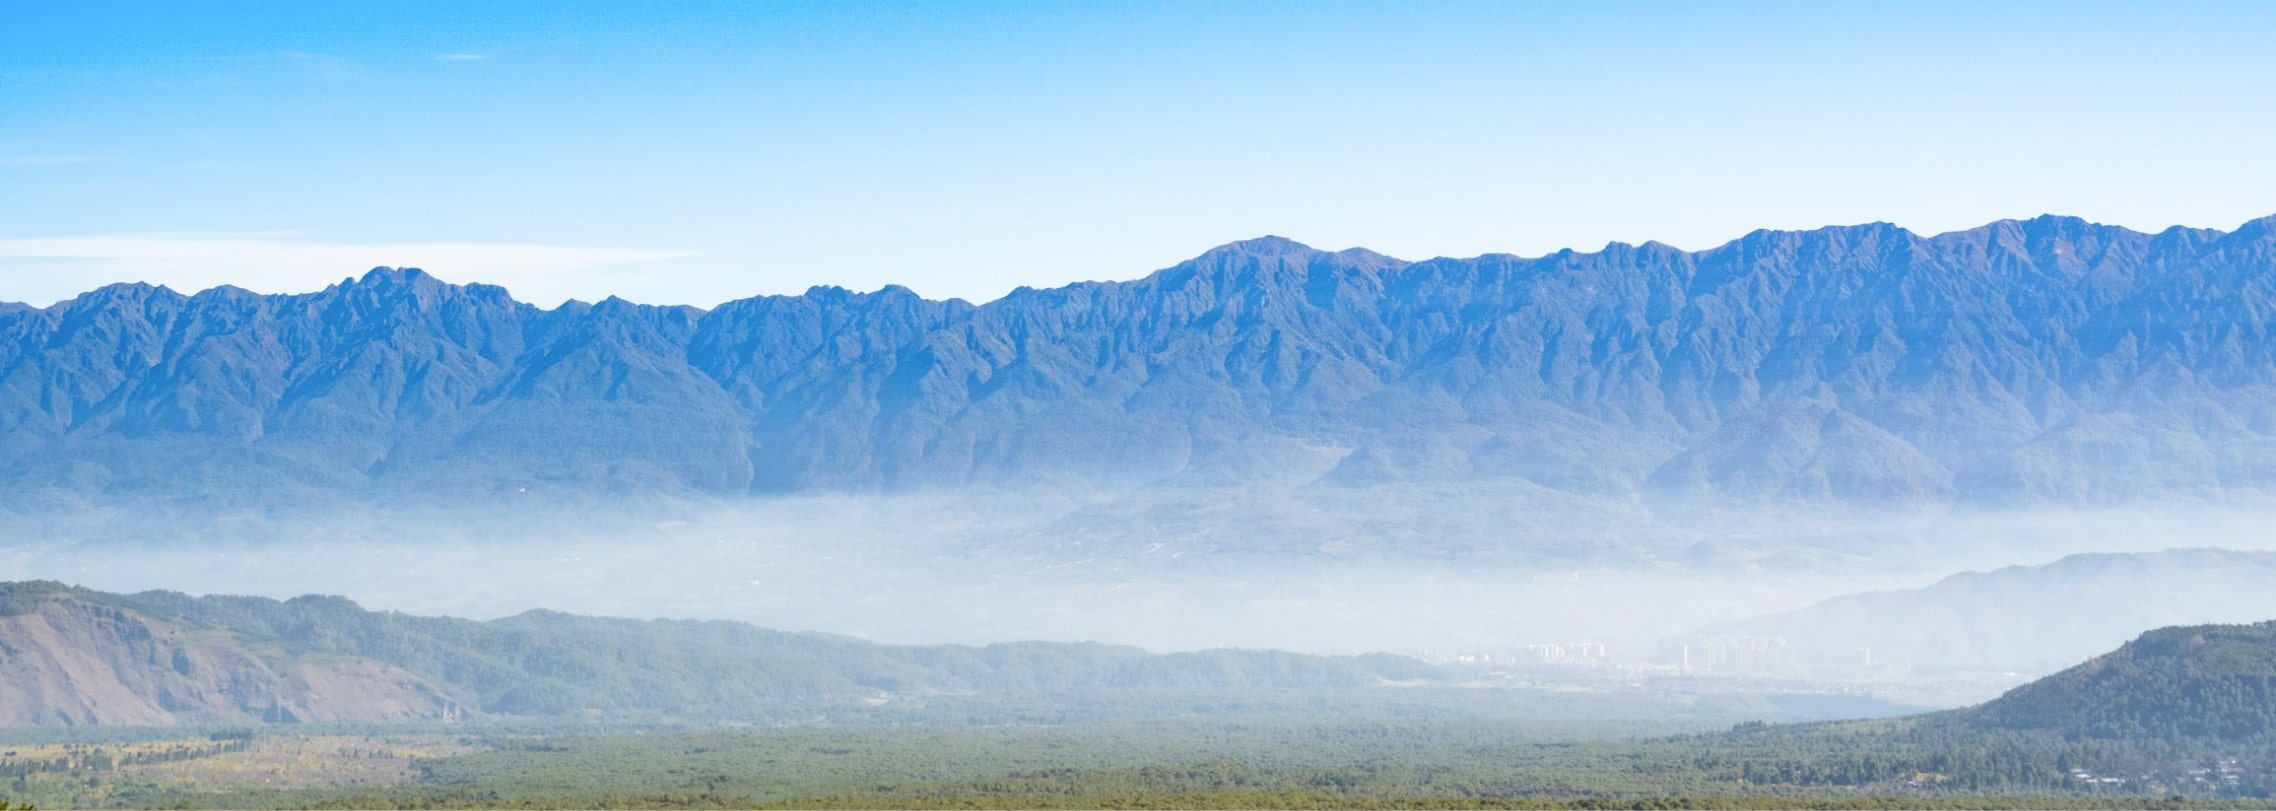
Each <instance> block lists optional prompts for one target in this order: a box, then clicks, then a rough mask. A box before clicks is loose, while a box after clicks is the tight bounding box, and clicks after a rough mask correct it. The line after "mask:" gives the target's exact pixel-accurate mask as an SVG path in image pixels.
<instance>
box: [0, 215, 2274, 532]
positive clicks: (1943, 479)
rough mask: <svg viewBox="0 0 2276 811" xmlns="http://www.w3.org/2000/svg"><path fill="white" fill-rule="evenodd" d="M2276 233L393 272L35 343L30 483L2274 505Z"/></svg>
mask: <svg viewBox="0 0 2276 811" xmlns="http://www.w3.org/2000/svg"><path fill="white" fill-rule="evenodd" d="M2272 307H2276V218H2271V219H2264V220H2256V221H2253V222H2250V223H2246V224H2245V225H2244V226H2243V227H2241V228H2239V229H2237V230H2236V231H2233V232H2228V233H2223V232H2218V231H2211V230H2198V229H2186V228H2173V229H2169V230H2167V231H2164V232H2161V233H2158V234H2144V233H2137V232H2133V231H2129V230H2126V229H2123V228H2117V227H2111V226H2102V225H2095V224H2092V223H2087V222H2084V221H2081V220H2077V219H2071V218H2061V217H2041V218H2038V219H2034V220H2030V221H2023V222H2017V221H2002V222H1998V223H1993V224H1990V225H1987V226H1984V227H1981V228H1977V229H1973V230H1969V231H1961V232H1954V233H1948V234H1940V235H1936V236H1926V237H1924V236H1920V235H1916V234H1912V233H1910V232H1907V231H1905V230H1903V229H1900V228H1896V227H1894V226H1890V225H1885V224H1874V225H1863V226H1854V227H1838V228H1825V229H1820V230H1815V231H1806V232H1772V231H1761V232H1756V233H1753V234H1749V235H1747V236H1745V237H1743V238H1741V239H1738V240H1736V241H1733V242H1731V243H1729V244H1726V245H1723V246H1720V247H1717V248H1713V249H1710V250H1705V251H1699V252H1684V251H1679V250H1676V249H1674V248H1670V247H1668V246H1665V245H1660V244H1657V243H1647V244H1645V245H1641V246H1630V245H1622V244H1614V245H1610V246H1607V247H1606V248H1605V249H1604V250H1602V251H1599V252H1596V253H1579V252H1573V251H1564V252H1560V253H1556V254H1552V255H1548V256H1543V257H1538V258H1530V259H1527V258H1519V257H1514V256H1504V255H1488V256H1481V257H1477V258H1473V259H1433V260H1430V261H1425V262H1413V263H1410V262H1403V261H1399V260H1394V259H1390V258H1388V257H1384V256H1380V255H1377V254H1373V253H1369V252H1366V251H1363V250H1350V251H1343V252H1334V253H1331V252H1325V251H1318V250H1313V249H1311V248H1308V247H1305V246H1303V245H1299V244H1296V243H1293V242H1290V241H1288V240H1284V239H1277V238H1265V239H1258V240H1250V241H1246V242H1238V243H1233V244H1230V245H1227V246H1224V247H1221V248H1218V249H1216V250H1213V251H1210V252H1208V253H1207V254H1204V255H1202V256H1200V257H1198V258H1196V259H1194V260H1192V261H1190V262H1186V263H1183V264H1180V265H1178V266H1176V267H1173V268H1169V269H1166V270H1163V271H1160V272H1158V273H1155V274H1153V275H1151V276H1148V277H1146V278H1143V279H1140V280H1137V281H1130V282H1101V283H1084V284H1075V285H1069V286H1066V287H1062V288H1056V289H1049V290H1034V289H1022V290H1019V291H1016V292H1014V293H1012V294H1011V295H1009V296H1006V297H1005V298H1003V299H1001V300H998V301H994V302H990V303H987V304H985V305H980V306H973V305H969V304H966V303H964V302H961V301H947V302H937V301H928V300H925V299H922V298H920V297H918V296H917V295H915V294H914V293H912V292H910V291H908V290H906V289H902V288H898V287H888V288H885V289H883V290H880V291H878V292H874V293H850V292H847V291H844V290H839V289H835V288H816V289H814V290H812V291H809V292H808V293H807V294H805V295H802V296H771V297H762V298H756V299H747V300H742V301H735V302H730V303H728V304H725V305H722V306H720V307H718V308H717V309H714V310H710V311H703V310H698V309H694V308H689V307H658V306H646V305H636V304H632V303H629V302H625V301H621V300H616V299H610V300H608V301H604V302H601V303H599V304H583V303H571V304H569V305H565V306H563V307H561V308H558V309H553V310H543V309H539V308H536V307H533V306H530V305H527V304H522V303H518V302H515V301H514V300H512V299H511V298H510V297H509V296H508V295H507V293H506V291H504V290H503V289H500V288H497V287H491V286H485V285H466V286H457V285H450V284H445V283H443V282H442V281H439V280H437V279H435V278H433V277H431V276H428V275H426V274H424V273H421V272H419V271H417V270H396V269H387V268H381V269H377V270H374V271H372V272H370V273H368V274H366V275H364V276H363V277H362V278H361V279H352V280H347V281H343V282H341V283H340V284H338V285H335V286H333V287H331V288H328V289H326V290H324V291H322V292H319V293H313V294H307V295H268V296H265V295H256V294H254V293H251V292H247V291H244V290H239V289H235V288H226V287H225V288H217V289H213V290H208V291H205V292H202V293H198V294H196V295H189V296H185V295H182V294H179V293H176V292H174V291H171V290H167V289H164V288H153V287H149V286H145V285H134V284H122V285H113V286H110V287H105V288H102V289H100V290H96V291H93V292H90V293H88V294H86V295H83V296H81V297H79V298H77V299H74V300H71V301H68V302H63V303H60V304H57V305H55V306H53V307H48V308H33V307H24V306H17V305H10V306H8V307H6V308H0V482H4V483H5V484H6V485H7V486H6V488H5V491H4V492H6V493H7V496H6V500H7V502H8V503H9V505H10V506H12V507H14V508H15V509H17V510H28V511H41V510H58V509H72V508H76V507H79V506H83V505H84V504H86V503H88V502H89V500H91V499H111V498H125V499H140V500H143V501H154V502H159V503H164V502H168V501H172V500H177V499H181V498H184V497H191V496H194V497H195V498H197V499H198V500H199V501H200V503H201V504H207V505H211V504H220V505H223V506H224V507H228V506H241V507H247V508H261V509H267V508H273V507H275V506H277V505H279V504H286V503H291V502H292V501H293V500H294V499H303V498H305V499H321V498H332V497H335V496H337V495H340V494H346V495H347V496H348V497H349V498H353V499H366V500H378V501H383V502H384V501H388V500H391V499H404V498H418V499H434V498H449V499H461V500H464V499H475V500H481V499H489V500H498V499H507V498H513V497H517V496H520V495H522V494H524V493H525V492H534V493H539V494H543V493H548V492H560V491H576V492H580V493H591V492H604V493H615V494H622V495H628V496H640V495H642V494H648V495H660V496H684V495H696V496H703V497H732V496H741V495H746V494H753V493H778V492H793V491H816V490H853V491H875V490H896V489H908V488H921V487H963V486H972V485H1026V484H1046V485H1055V484H1077V485H1084V486H1104V487H1110V488H1122V487H1127V486H1131V485H1137V484H1143V483H1147V482H1158V481H1163V480H1165V479H1167V478H1169V477H1173V476H1176V475H1178V474H1180V473H1181V472H1188V471H1197V470H1213V471H1217V472H1218V475H1236V474H1233V473H1231V472H1230V471H1232V470H1233V469H1235V468H1236V467H1238V464H1237V462H1238V460H1237V459H1236V460H1234V462H1233V463H1227V462H1221V461H1218V460H1220V459H1221V458H1222V457H1224V456H1225V455H1226V454H1228V453H1234V454H1235V455H1236V456H1237V455H1238V454H1239V453H1243V451H1240V450H1239V449H1242V448H1253V447H1257V446H1258V443H1265V444H1267V445H1269V444H1270V443H1274V442H1283V443H1296V444H1298V445H1301V446H1304V447H1315V448H1321V449H1324V450H1325V451H1326V452H1328V453H1331V454H1333V458H1338V459H1340V462H1338V463H1336V464H1334V465H1332V466H1331V467H1329V468H1328V469H1327V470H1326V471H1325V472H1324V473H1323V474H1321V475H1320V476H1318V477H1317V479H1316V484H1317V485H1318V486H1320V487H1365V486H1368V485H1370V484H1373V483H1382V482H1401V483H1417V482H1423V483H1429V482H1467V481H1476V480H1481V479H1514V480H1525V481H1529V482H1533V483H1537V484H1539V485H1541V486H1543V487H1547V488H1551V489H1555V490H1560V491H1569V492H1575V493H1582V494H1589V495H1592V496H1603V497H1609V498H1613V499H1633V498H1635V497H1638V496H1643V497H1648V498H1651V499H1655V500H1658V501H1659V502H1660V503H1670V502H1692V501H1703V502H1708V503H1718V504H1755V503H1765V502H1789V503H1803V504H1825V503H1832V502H1841V503H1856V504H1871V505H1888V504H1895V505H1921V504H1945V503H1955V502H1957V503H1993V504H2015V503H2048V502H2053V503H2066V504H2079V503H2115V502H2124V501H2127V500H2133V499H2143V498H2169V497H2185V498H2199V497H2219V496H2222V495H2224V494H2228V493H2233V492H2236V491H2239V490H2252V491H2264V490H2266V489H2267V488H2268V487H2269V486H2270V485H2271V484H2276V340H2272V339H2271V334H2270V329H2271V320H2270V315H2269V314H2270V312H2271V311H2272Z"/></svg>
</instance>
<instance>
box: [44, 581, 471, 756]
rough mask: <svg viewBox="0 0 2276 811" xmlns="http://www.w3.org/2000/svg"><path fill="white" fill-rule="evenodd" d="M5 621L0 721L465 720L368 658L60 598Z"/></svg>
mask: <svg viewBox="0 0 2276 811" xmlns="http://www.w3.org/2000/svg"><path fill="white" fill-rule="evenodd" d="M26 602H27V604H25V605H21V606H18V607H17V609H18V610H22V609H29V610H26V611H24V613H19V614H15V615H12V616H0V674H5V678H0V726H80V725H90V724H105V725H169V724H235V723H294V722H315V721H405V720H419V719H435V718H449V717H455V716H457V715H458V714H460V712H461V710H460V708H459V706H458V704H457V703H456V702H455V701H452V700H451V699H450V698H449V697H447V696H445V695H443V694H442V692H441V691H439V690H437V689H435V688H434V686H432V685H430V684H428V683H427V682H426V681H425V680H422V679H420V678H419V677H417V676H414V675H411V674H410V673H407V672H404V671H403V670H401V669H399V668H394V667H390V666H387V665H384V664H380V663H378V662H373V661H370V660H367V659H357V658H347V657H323V658H316V657H296V656H293V655H291V654H289V653H288V652H286V651H285V650H284V649H283V648H282V647H280V646H278V645H276V644H273V643H265V642H261V641H257V640H249V639H245V638H241V637H239V636H238V635H236V634H233V633H230V632H228V631H222V630H213V629H197V628H190V627H185V626H182V625H177V624H173V623H168V622H162V621H158V620H154V619H151V618H148V617H145V616H143V615H141V614H139V613H136V612H134V611H130V610H127V609H123V608H117V607H113V606H108V605H103V604H100V603H96V602H90V601H86V600H81V599H77V598H75V597H72V596H69V595H65V594H54V595H48V596H44V597H38V598H35V599H31V600H28V601H26Z"/></svg>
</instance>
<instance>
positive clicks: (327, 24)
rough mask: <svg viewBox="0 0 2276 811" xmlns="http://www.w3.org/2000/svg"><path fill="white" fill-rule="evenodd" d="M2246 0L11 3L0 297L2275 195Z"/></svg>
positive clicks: (986, 268) (1089, 265) (725, 272)
mask: <svg viewBox="0 0 2276 811" xmlns="http://www.w3.org/2000/svg"><path fill="white" fill-rule="evenodd" d="M2272 40H2276V4H2272V3H2233V4H2220V3H2199V4H2192V3H2158V4H2137V5H2117V4H2095V3H2046V4H2039V3H2016V4H1975V3H1965V4H1957V3H1956V4H1940V3H1925V2H1914V3H1888V4H1878V3H1834V2H1811V3H1759V4H1718V3H1667V4H1659V3H1572V4H1519V3H1450V4H1437V3H1415V2H1406V3H1380V4H1376V3H1350V4H1347V3H1334V2H1304V3H1241V4H1214V3H1203V2H1176V3H1106V2H1097V3H1088V2H1054V3H991V4H946V3H941V4H934V3H924V4H861V3H818V4H797V3H756V2H754V3H721V4H709V3H671V4H662V3H659V4H641V3H596V2H583V1H582V0H556V1H555V2H545V3H528V4H514V3H481V4H475V3H432V4H421V3H411V2H397V3H388V4H372V5H370V6H364V7H358V6H350V5H349V4H345V3H305V2H301V3H275V4H253V3H231V4H198V3H148V4H140V3H104V2H85V3H80V2H36V3H35V2H13V1H12V0H0V300H21V301H30V302H33V303H37V304H46V303H49V302H52V301H54V300H56V299H59V298H64V297H68V296H69V295H71V294H73V293H75V292H77V291H80V290H84V289H87V288H91V287H93V286H96V285H99V284H102V283H105V282H109V281H119V280H147V281H152V282H160V283H166V284H170V285H172V286H175V287H176V288H178V289H184V290H192V289H199V288H202V287H205V286H209V285H212V284H218V283H223V282H231V283H236V284H238V285H240V286H244V287H250V288H253V289H256V290H261V291H263V292H292V291H301V290H312V289H317V288H321V287H322V286H323V285H325V284H327V283H330V282H332V281H336V280H338V279H340V278H342V277H344V276H348V275H353V274H356V273H360V272H361V271H362V270H364V269H367V268H369V267H371V266H373V265H380V264H389V265H416V266H421V267H425V268H427V269H429V270H430V271H432V272H435V273H436V274H437V275H440V276H443V277H444V278H446V279H450V280H454V281H477V280H480V281H490V282H495V283H502V284H505V285H507V286H508V287H509V288H511V289H513V290H514V292H515V293H516V294H517V295H518V296H520V297H522V298H524V299H527V300H532V301H537V302H539V303H543V304H547V305H550V304H554V303H557V302H559V301H560V300H561V299H563V298H567V297H572V296H574V297H578V298H585V299H597V298H600V297H604V296H607V295H610V294H619V295H623V296H624V297H626V298H630V299H633V300H636V301H648V302H656V303H691V304H698V305H706V306H708V305H711V304H716V303H717V302H719V301H723V300H726V299H731V298H739V297H743V296H749V295H755V294H761V293H786V292H798V291H801V290H804V289H805V288H807V287H808V286H811V285H817V284H837V285H842V286H846V287H851V288H855V289H875V288H876V287H878V286H881V285H884V284H887V283H899V284H905V285H908V286H910V287H913V288H915V289H916V290H917V291H918V292H920V293H924V294H926V295H929V296H934V297H946V296H961V297H964V298H968V299H974V300H984V299H989V298H993V297H996V296H999V295H1002V294H1003V293H1004V292H1006V291H1007V290H1009V289H1011V288H1012V287H1014V286H1017V285H1022V284H1025V285H1035V286H1046V285H1056V284H1063V283H1067V282H1070V281H1077V280H1083V279H1105V278H1132V277H1136V276H1140V275H1143V274H1145V273H1146V272H1149V271H1151V270H1153V269H1155V268H1159V267H1164V266H1167V265H1170V264H1173V263H1175V262H1177V261H1179V260H1182V259H1184V258H1187V257H1190V256H1192V255H1194V254H1196V253H1199V252H1201V251H1202V250H1205V249H1207V248H1208V247H1210V246H1212V245H1216V244H1219V243H1223V242H1227V241H1231V240H1234V239H1241V238H1247V237H1252V236H1257V235H1261V234H1267V233H1270V234H1279V235H1283V236H1288V237H1292V238H1295V239H1298V240H1301V241H1304V242H1307V243H1310V244H1313V245H1315V246H1319V247H1325V248H1343V247H1350V246H1355V245H1358V246H1366V247H1370V248H1374V249H1376V250H1379V251H1383V252H1385V253H1389V254H1392V255H1395V256H1401V257H1407V258H1427V257H1430V256H1437V255H1453V256H1467V255H1474V254H1478V253H1485V252H1495V251H1503V252H1513V253H1520V254H1539V253H1545V252H1550V251H1554V250H1558V249H1561V248H1565V247H1574V248H1580V249H1594V248H1596V247H1598V246H1601V245H1603V244H1604V243H1605V242H1607V241H1613V240H1619V241H1626V242H1642V241H1644V240H1648V239H1657V240H1660V241H1663V242H1668V243H1671V244H1674V245H1678V246H1681V247H1685V248H1693V249H1697V248H1705V247H1710V246H1713V245H1715V244H1719V243H1721V242H1724V241H1727V240H1729V239H1731V238H1733V237H1736V236H1738V235H1739V234H1742V233H1744V232H1746V231H1748V230H1752V229H1754V228H1757V227H1772V228H1811V227H1817V226H1821V225H1828V224H1842V223H1856V222H1869V221H1875V220H1886V221H1890V222H1895V223H1897V224H1899V225H1903V226H1906V227H1909V228H1913V229H1915V230H1918V231H1923V232H1935V231H1942V230H1950V229H1954V228H1964V227H1970V226H1973V225H1977V224H1981V223H1983V222H1987V221H1990V220H1994V219H1999V218H2003V217H2028V216H2033V215H2037V214H2040V213H2047V212H2053V213H2064V214H2076V215H2079V216H2084V217H2088V218H2090V219H2095V220H2099V221H2103V222H2111V223H2117V224H2122V225H2127V226H2131V227H2135V228H2141V229H2145V230H2155V229H2160V228H2164V227H2166V226H2169V225H2174V224H2185V225H2192V226H2204V227H2216V228H2224V229H2225V228H2231V227H2234V226H2235V225H2236V224H2237V223H2239V222H2242V221H2244V220H2246V219H2251V218H2254V217H2258V216H2263V215H2267V214H2271V213H2276V149H2271V147H2270V146H2269V145H2270V144H2271V143H2276V136H2272V135H2271V133H2276V101H2271V99H2272V98H2276V96H2272V95H2271V92H2272V91H2271V88H2272V87H2276V56H2271V55H2270V54H2269V51H2270V49H2269V48H2268V47H2267V45H2266V43H2267V42H2269V41H2272Z"/></svg>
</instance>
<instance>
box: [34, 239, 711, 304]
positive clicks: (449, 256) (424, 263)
mask: <svg viewBox="0 0 2276 811" xmlns="http://www.w3.org/2000/svg"><path fill="white" fill-rule="evenodd" d="M693 256H695V254H693V253H690V252H686V251H664V250H644V249H636V248H606V247H586V246H572V245H529V244H507V243H481V242H379V243H349V242H324V241H317V240H307V239H299V238H295V237H294V236H292V235H289V234H176V233H145V234H92V235H83V236H69V237H29V238H13V239H0V300H4V301H23V302H29V303H33V304H43V305H44V304H48V303H51V302H55V301H61V300H64V299H68V298H71V297H72V296H75V295H78V294H79V293H82V292H85V291H87V290H90V289H93V288H95V287H99V286H102V285H104V284H109V283H112V282H133V281H140V282H148V283H151V284H163V285H166V286H168V287H172V288H174V289H176V290H181V291H184V292H190V291H196V290H203V289H206V288H210V287H216V286H220V285H225V284H227V285H235V286H238V287H243V288H247V289H250V290H254V291H258V292H262V293H300V292H308V291H313V290H320V289H323V288H324V287H325V286H326V285H329V284H333V283H336V282H338V281H340V280H341V279H342V278H343V277H346V276H352V275H358V274H361V273H363V272H364V271H367V270H369V269H371V268H373V267H377V266H382V265H386V266H393V267H418V268H423V269H426V270H427V271H429V272H431V273H433V274H435V275H436V276H439V277H441V278H443V279H446V280H449V281H453V282H483V283H486V284H497V285H502V286H504V287H506V288H507V289H508V290H510V291H512V292H513V293H514V295H515V297H516V298H519V299H521V300H523V301H529V302H533V303H537V304H543V305H548V306H550V305H553V304H557V303H559V302H561V301H563V300H566V299H570V298H583V299H588V300H591V299H599V298H604V297H607V296H609V295H611V294H612V293H615V292H618V291H624V290H626V289H627V287H628V285H627V284H626V281H627V279H628V278H638V275H639V274H640V272H642V271H645V270H652V269H654V268H655V267H656V266H657V265H658V264H659V263H668V262H672V261H674V260H679V259H687V258H690V257H693ZM659 303H672V302H659Z"/></svg>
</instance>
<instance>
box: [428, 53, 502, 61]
mask: <svg viewBox="0 0 2276 811" xmlns="http://www.w3.org/2000/svg"><path fill="white" fill-rule="evenodd" d="M488 58H490V55H489V54H435V61H437V62H480V61H482V60H484V59H488Z"/></svg>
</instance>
